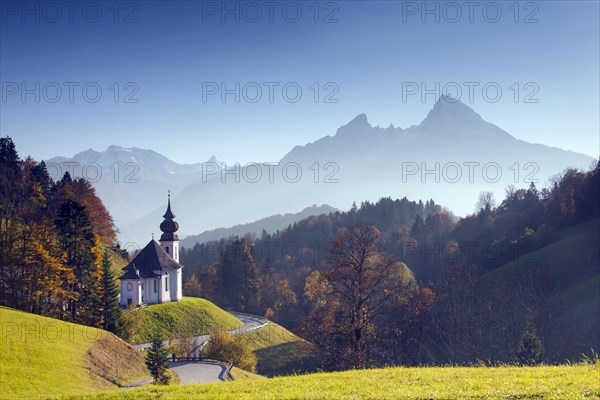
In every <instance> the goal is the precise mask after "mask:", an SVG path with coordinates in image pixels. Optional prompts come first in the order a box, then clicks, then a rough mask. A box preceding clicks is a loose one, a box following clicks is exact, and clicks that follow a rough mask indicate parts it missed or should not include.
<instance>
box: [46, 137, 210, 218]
mask: <svg viewBox="0 0 600 400" xmlns="http://www.w3.org/2000/svg"><path fill="white" fill-rule="evenodd" d="M46 163H47V165H48V171H49V173H50V174H51V176H52V177H53V178H54V179H60V177H62V174H63V173H64V172H65V171H73V172H75V174H74V175H75V176H83V175H85V176H86V177H87V178H88V179H90V180H91V181H92V182H93V183H94V186H95V188H96V191H97V192H98V195H99V196H100V198H101V199H102V200H103V201H104V203H105V205H106V206H107V208H108V210H109V211H110V213H111V215H112V216H113V218H114V219H115V222H116V223H117V226H118V227H119V228H122V227H124V226H127V225H129V224H131V223H133V222H135V221H137V220H139V219H140V218H142V217H144V216H146V215H148V213H150V212H151V211H153V210H154V209H156V208H157V207H158V206H163V205H164V204H166V199H167V191H169V190H170V191H171V193H172V194H173V195H177V194H179V192H181V190H182V189H183V188H185V187H186V186H189V185H191V184H192V183H196V182H202V171H203V168H205V167H206V165H207V164H210V168H211V169H210V170H209V171H212V170H213V169H219V168H220V161H218V160H217V159H216V157H214V156H213V157H211V158H210V159H209V160H208V161H207V162H206V163H197V164H178V163H176V162H174V161H172V160H169V159H168V158H167V157H165V156H163V155H162V154H159V153H157V152H155V151H152V150H145V149H140V148H137V147H133V148H123V147H120V146H110V147H108V148H107V149H106V150H105V151H95V150H92V149H90V150H86V151H82V152H81V153H78V154H76V155H75V156H73V157H72V158H66V157H55V158H51V159H49V160H46ZM205 175H206V176H209V175H208V174H205Z"/></svg>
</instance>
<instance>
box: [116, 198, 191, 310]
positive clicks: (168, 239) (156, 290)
mask: <svg viewBox="0 0 600 400" xmlns="http://www.w3.org/2000/svg"><path fill="white" fill-rule="evenodd" d="M163 218H164V221H163V222H162V223H161V224H160V230H161V231H162V235H161V236H160V240H159V242H160V243H159V242H157V241H156V240H154V237H153V238H152V240H150V242H149V243H148V244H147V245H146V247H144V248H143V249H142V251H140V252H139V253H138V254H137V255H136V256H135V258H134V259H133V260H132V261H131V262H130V263H129V264H127V266H126V267H125V268H123V271H124V274H123V275H122V276H121V277H120V278H119V280H120V282H121V299H120V304H121V306H123V307H127V306H128V305H130V304H162V303H169V302H174V301H181V299H182V297H183V293H182V283H181V280H182V268H183V265H181V264H179V237H178V236H177V230H178V229H179V224H178V223H177V222H176V221H175V214H173V212H172V211H171V195H170V194H169V197H168V200H167V211H166V212H165V214H164V215H163Z"/></svg>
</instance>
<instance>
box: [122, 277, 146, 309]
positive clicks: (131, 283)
mask: <svg viewBox="0 0 600 400" xmlns="http://www.w3.org/2000/svg"><path fill="white" fill-rule="evenodd" d="M141 297H142V287H141V281H138V280H133V279H126V280H122V281H121V299H120V301H119V303H120V304H121V305H122V306H125V307H126V306H127V305H128V300H129V299H131V302H132V303H136V304H140V303H141Z"/></svg>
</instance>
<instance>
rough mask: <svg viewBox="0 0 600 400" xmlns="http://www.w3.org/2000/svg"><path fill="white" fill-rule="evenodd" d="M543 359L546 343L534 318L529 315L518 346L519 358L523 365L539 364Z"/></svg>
mask: <svg viewBox="0 0 600 400" xmlns="http://www.w3.org/2000/svg"><path fill="white" fill-rule="evenodd" d="M543 359H544V344H543V342H542V339H541V338H540V337H539V336H538V333H537V329H536V327H535V323H534V322H533V318H532V317H531V316H528V317H527V322H526V324H525V328H524V329H523V334H522V336H521V340H520V341H519V346H518V347H517V360H518V361H519V363H520V364H522V365H537V364H539V363H541V362H542V360H543Z"/></svg>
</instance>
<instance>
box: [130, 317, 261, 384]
mask: <svg viewBox="0 0 600 400" xmlns="http://www.w3.org/2000/svg"><path fill="white" fill-rule="evenodd" d="M230 314H231V315H233V316H234V317H236V318H237V319H239V320H240V321H241V322H242V323H243V324H244V326H242V327H241V328H237V329H233V330H230V331H228V332H229V333H231V334H232V335H238V334H240V333H246V332H251V331H253V330H256V329H260V328H263V327H265V326H266V325H267V324H268V323H269V321H268V320H267V319H265V318H262V317H258V316H256V315H249V314H242V313H237V312H230ZM209 340H210V336H209V335H199V336H194V347H193V349H194V353H196V352H199V351H200V350H202V348H203V347H204V346H205V345H206V343H208V341H209ZM163 344H164V346H169V341H168V340H165V341H164V343H163ZM133 347H134V348H135V349H137V350H138V351H140V350H145V349H147V348H149V347H150V343H142V344H136V345H133ZM169 368H171V369H172V370H173V371H175V373H177V375H178V376H179V377H180V378H181V384H188V383H208V382H220V381H224V380H225V373H226V371H227V366H226V365H225V364H221V363H216V362H214V363H213V362H204V361H194V362H192V361H184V362H175V363H171V364H170V365H169ZM151 382H152V378H146V379H140V380H138V381H135V382H132V383H130V384H129V385H127V386H125V387H136V386H142V385H145V384H148V383H151Z"/></svg>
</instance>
